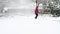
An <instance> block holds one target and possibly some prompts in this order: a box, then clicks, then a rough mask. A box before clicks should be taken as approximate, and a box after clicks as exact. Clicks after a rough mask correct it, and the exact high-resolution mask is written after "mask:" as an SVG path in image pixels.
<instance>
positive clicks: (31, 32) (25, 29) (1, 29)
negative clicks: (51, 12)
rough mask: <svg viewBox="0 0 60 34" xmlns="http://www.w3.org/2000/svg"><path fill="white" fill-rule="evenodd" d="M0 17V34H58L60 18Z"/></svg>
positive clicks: (59, 31)
mask: <svg viewBox="0 0 60 34" xmlns="http://www.w3.org/2000/svg"><path fill="white" fill-rule="evenodd" d="M34 17H35V15H32V16H31V15H30V16H20V15H14V16H11V15H10V16H8V17H7V16H5V17H0V34H60V17H50V16H41V15H39V17H38V18H37V19H34Z"/></svg>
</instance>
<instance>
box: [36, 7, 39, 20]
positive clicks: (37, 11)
mask: <svg viewBox="0 0 60 34" xmlns="http://www.w3.org/2000/svg"><path fill="white" fill-rule="evenodd" d="M38 13H39V10H38V6H36V8H35V15H36V16H35V19H37V17H38Z"/></svg>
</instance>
